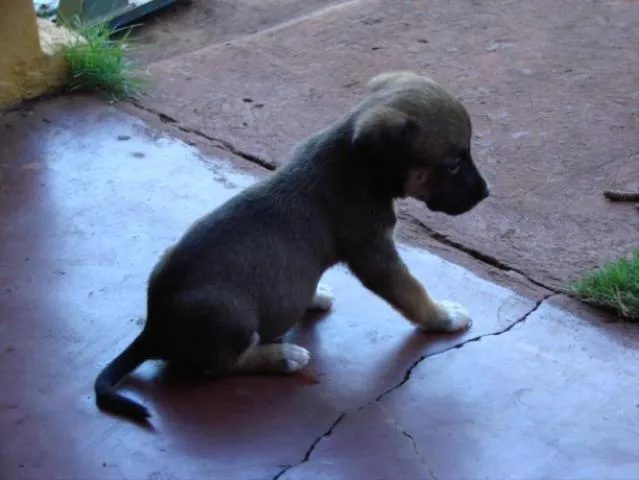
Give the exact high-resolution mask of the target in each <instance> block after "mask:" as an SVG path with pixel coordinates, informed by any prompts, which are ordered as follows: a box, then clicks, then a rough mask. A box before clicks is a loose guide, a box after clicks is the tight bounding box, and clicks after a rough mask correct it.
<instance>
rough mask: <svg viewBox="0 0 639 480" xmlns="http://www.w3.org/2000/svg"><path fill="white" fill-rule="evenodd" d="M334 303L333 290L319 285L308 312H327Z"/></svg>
mask: <svg viewBox="0 0 639 480" xmlns="http://www.w3.org/2000/svg"><path fill="white" fill-rule="evenodd" d="M334 301H335V297H334V296H333V290H332V289H331V287H329V286H328V285H324V284H322V283H320V284H319V285H318V286H317V291H316V292H315V295H314V296H313V300H312V301H311V305H310V307H309V310H317V311H320V312H327V311H328V310H330V309H331V308H332V306H333V302H334Z"/></svg>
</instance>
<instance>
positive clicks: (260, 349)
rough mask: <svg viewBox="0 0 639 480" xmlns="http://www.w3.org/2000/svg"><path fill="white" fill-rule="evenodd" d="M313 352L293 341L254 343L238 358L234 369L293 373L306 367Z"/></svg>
mask: <svg viewBox="0 0 639 480" xmlns="http://www.w3.org/2000/svg"><path fill="white" fill-rule="evenodd" d="M310 359H311V354H310V353H309V351H308V350H306V349H305V348H304V347H300V346H299V345H294V344H291V343H267V344H258V343H257V342H255V343H254V345H253V346H251V347H249V348H248V349H247V350H246V351H245V352H244V353H243V354H242V355H240V357H239V358H238V360H237V362H236V363H235V366H234V367H233V371H234V372H237V373H245V374H278V373H293V372H297V371H298V370H301V369H302V368H304V367H305V366H306V365H307V364H308V362H309V361H310Z"/></svg>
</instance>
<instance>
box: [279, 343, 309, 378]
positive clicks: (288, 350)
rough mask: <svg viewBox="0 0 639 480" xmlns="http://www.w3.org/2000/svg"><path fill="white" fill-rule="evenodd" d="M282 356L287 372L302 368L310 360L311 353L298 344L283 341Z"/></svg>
mask: <svg viewBox="0 0 639 480" xmlns="http://www.w3.org/2000/svg"><path fill="white" fill-rule="evenodd" d="M281 348H282V358H283V360H284V362H285V364H286V370H287V371H288V372H297V371H298V370H301V369H302V368H304V367H305V366H306V365H307V364H308V362H309V361H310V360H311V354H310V352H309V351H308V350H306V349H305V348H304V347H300V346H299V345H292V344H290V343H283V344H282V345H281Z"/></svg>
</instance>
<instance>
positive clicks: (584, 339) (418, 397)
mask: <svg viewBox="0 0 639 480" xmlns="http://www.w3.org/2000/svg"><path fill="white" fill-rule="evenodd" d="M637 365H639V332H637V331H636V329H635V328H633V327H632V326H630V325H623V324H617V325H614V326H611V325H607V326H604V325H602V324H600V323H598V320H596V321H594V322H593V319H591V318H588V317H577V316H574V315H571V314H567V313H565V312H564V311H563V310H560V309H558V308H557V307H556V306H554V305H553V304H552V303H551V302H545V303H544V304H543V305H541V306H540V308H539V309H538V310H537V311H536V312H534V313H533V314H531V315H530V316H529V317H528V319H527V320H526V322H524V323H520V324H518V325H517V326H515V327H514V328H513V329H512V330H511V331H510V332H509V333H507V334H504V335H500V336H492V337H487V338H484V339H482V340H481V341H479V342H473V343H469V344H467V345H465V346H464V347H463V348H462V349H452V350H449V351H447V352H446V353H443V354H441V355H437V356H434V357H431V358H427V359H426V360H424V361H422V362H420V363H419V365H418V366H417V367H416V368H415V369H414V371H413V375H412V377H411V381H410V382H408V383H406V384H405V385H404V386H402V387H401V388H398V389H396V390H394V391H392V392H391V393H389V394H388V395H386V396H384V397H383V398H382V399H381V400H380V401H378V402H374V403H371V404H368V405H366V406H364V407H363V408H361V409H359V410H358V411H357V412H355V413H353V414H350V415H346V416H344V417H343V418H342V419H341V422H340V423H339V425H338V426H337V427H335V428H334V429H333V430H332V432H331V435H330V436H326V437H324V438H323V439H322V441H321V442H318V444H317V445H316V447H315V449H314V451H313V453H312V455H309V456H308V457H309V458H307V459H306V461H302V462H300V463H298V464H297V465H295V466H292V467H289V468H288V469H286V471H285V472H283V473H282V472H280V475H279V478H280V479H281V480H295V479H306V478H336V477H339V478H367V479H371V480H382V479H391V478H392V479H407V480H408V479H431V478H436V479H438V480H445V479H456V478H468V479H475V478H490V479H501V478H520V479H530V480H536V479H539V478H561V479H571V480H586V479H592V480H600V479H601V478H614V479H616V480H632V479H635V478H636V477H637V472H639V448H638V447H637V444H638V440H639V431H638V430H637V428H636V426H637V425H639V404H638V403H637V398H639V381H638V380H639V378H637V377H638V376H639V374H638V370H637Z"/></svg>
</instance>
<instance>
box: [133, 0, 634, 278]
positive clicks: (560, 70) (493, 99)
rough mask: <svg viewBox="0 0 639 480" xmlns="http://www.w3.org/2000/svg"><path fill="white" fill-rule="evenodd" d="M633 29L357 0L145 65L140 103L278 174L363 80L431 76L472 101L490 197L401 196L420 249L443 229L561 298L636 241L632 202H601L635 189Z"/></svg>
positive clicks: (541, 5)
mask: <svg viewBox="0 0 639 480" xmlns="http://www.w3.org/2000/svg"><path fill="white" fill-rule="evenodd" d="M549 12H552V14H549ZM638 20H639V4H638V3H637V2H628V1H626V0H611V1H606V2H590V1H586V2H585V1H582V0H569V1H565V2H561V3H560V4H558V3H557V2H554V1H551V0H533V1H529V2H525V4H522V3H521V2H512V1H511V2H503V1H497V0H488V1H481V2H477V1H472V2H471V1H464V2H454V3H451V2H446V1H443V0H441V1H439V0H436V1H432V2H423V1H418V0H414V1H407V2H399V3H397V4H395V3H389V2H383V1H377V0H371V1H368V0H366V1H365V0H359V1H358V0H354V1H348V2H343V3H340V4H338V5H332V6H330V7H329V8H326V9H324V10H320V11H316V12H315V14H314V15H312V16H308V17H305V18H303V19H301V20H299V21H297V22H293V23H291V22H289V23H285V24H283V25H281V26H279V27H276V28H270V29H268V30H266V31H263V32H260V33H257V34H255V35H251V36H245V37H241V38H237V39H235V40H233V41H230V42H226V43H223V44H218V45H213V46H210V47H207V48H203V49H200V50H198V51H195V52H193V53H191V54H188V55H184V56H181V57H176V58H172V59H167V60H164V61H161V62H157V63H153V64H151V65H150V66H149V71H150V73H151V75H152V77H153V78H154V79H155V80H156V82H157V89H156V91H155V92H153V93H152V94H151V95H150V97H149V98H147V99H145V100H144V101H143V106H144V107H145V108H148V109H151V110H154V111H158V112H162V113H164V114H166V115H169V116H170V117H172V118H174V119H175V120H177V122H178V123H180V124H181V125H186V126H188V127H189V128H194V129H196V130H199V131H201V132H203V133H205V134H206V135H208V136H210V137H213V138H218V139H221V140H223V141H224V142H227V143H229V144H231V145H233V147H234V148H235V149H237V150H238V151H241V152H245V153H246V154H248V155H250V156H252V157H259V158H260V159H262V160H264V161H265V162H270V163H271V164H272V165H277V164H280V163H282V162H285V161H287V158H288V155H289V152H290V150H291V148H292V146H293V145H294V143H295V142H297V141H299V140H301V139H303V138H304V137H305V136H307V135H309V134H310V133H312V132H314V131H316V130H317V129H319V128H323V127H324V126H326V125H327V124H329V123H331V122H332V121H334V120H336V119H337V118H338V117H340V116H341V115H342V114H343V113H344V112H345V111H346V110H347V109H348V108H350V106H351V105H352V104H354V103H355V102H356V101H358V100H359V99H360V98H361V94H362V92H363V85H364V83H365V82H366V80H367V79H368V78H369V77H370V76H372V75H374V74H376V73H378V72H380V71H383V70H388V69H395V68H407V69H411V70H417V71H419V72H422V73H426V74H429V75H432V76H433V77H435V78H436V79H437V80H439V81H441V82H442V83H444V84H446V85H447V86H449V88H450V89H451V90H452V91H453V92H454V93H455V94H457V95H459V96H460V97H461V98H462V99H463V100H464V101H465V103H466V104H467V105H468V107H469V110H470V112H471V115H472V117H473V119H474V125H475V136H474V142H473V143H474V147H473V148H474V153H475V156H476V158H477V160H478V163H479V165H480V166H481V168H482V170H483V171H485V173H486V176H487V177H488V178H489V179H490V181H491V184H492V186H493V188H492V192H493V194H492V197H491V198H490V199H488V200H487V201H486V202H484V203H483V204H482V205H480V207H479V208H477V209H476V210H475V211H473V212H471V213H470V214H469V215H467V216H465V217H464V219H463V220H460V219H451V218H448V217H446V216H443V215H432V214H428V213H426V212H424V211H423V210H422V209H420V208H415V206H414V205H413V204H411V203H410V202H409V203H407V204H406V205H404V206H403V208H402V213H403V219H404V220H405V223H408V224H412V225H413V226H414V227H415V231H416V233H415V235H414V237H413V238H412V240H413V241H414V242H416V243H418V244H419V243H420V242H421V241H422V239H423V237H424V236H425V235H429V234H435V235H437V236H438V237H439V238H442V239H444V240H446V241H447V242H449V243H450V244H452V245H456V246H459V247H462V248H464V249H466V250H467V251H470V252H471V253H472V254H473V255H475V256H476V257H480V258H483V259H487V260H489V261H490V262H491V263H493V264H496V265H502V266H503V268H505V269H512V270H515V271H517V272H519V273H521V274H523V275H525V276H527V277H529V278H531V279H533V280H534V281H536V282H539V283H541V284H544V285H546V286H548V287H550V288H553V289H562V288H564V287H565V286H566V283H567V282H569V281H570V280H573V279H575V278H576V276H577V275H578V274H579V273H580V272H581V271H583V270H585V269H589V268H592V267H594V266H597V265H599V264H601V263H603V262H606V261H609V260H613V259H616V258H618V257H619V256H620V255H623V254H625V253H627V252H628V251H629V250H630V249H631V248H633V247H636V246H637V232H638V231H639V215H637V211H636V208H635V206H634V205H632V204H612V203H610V202H608V201H607V200H606V199H605V198H604V197H603V195H602V193H603V191H604V190H606V189H611V188H612V189H615V188H617V189H630V190H632V189H636V188H639V177H638V176H637V171H638V170H637V163H638V162H639V157H638V156H637V138H638V135H639V123H638V117H637V112H636V108H634V105H635V104H636V101H635V100H636V96H637V92H638V91H639V84H638V83H637V77H636V74H635V73H636V72H635V70H634V65H637V64H638V63H639V51H638V50H637V49H636V48H635V45H637V44H639V30H637V29H636V28H634V26H635V25H636V23H637V21H638ZM419 227H425V228H421V230H420V228H419ZM420 232H421V233H420Z"/></svg>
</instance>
